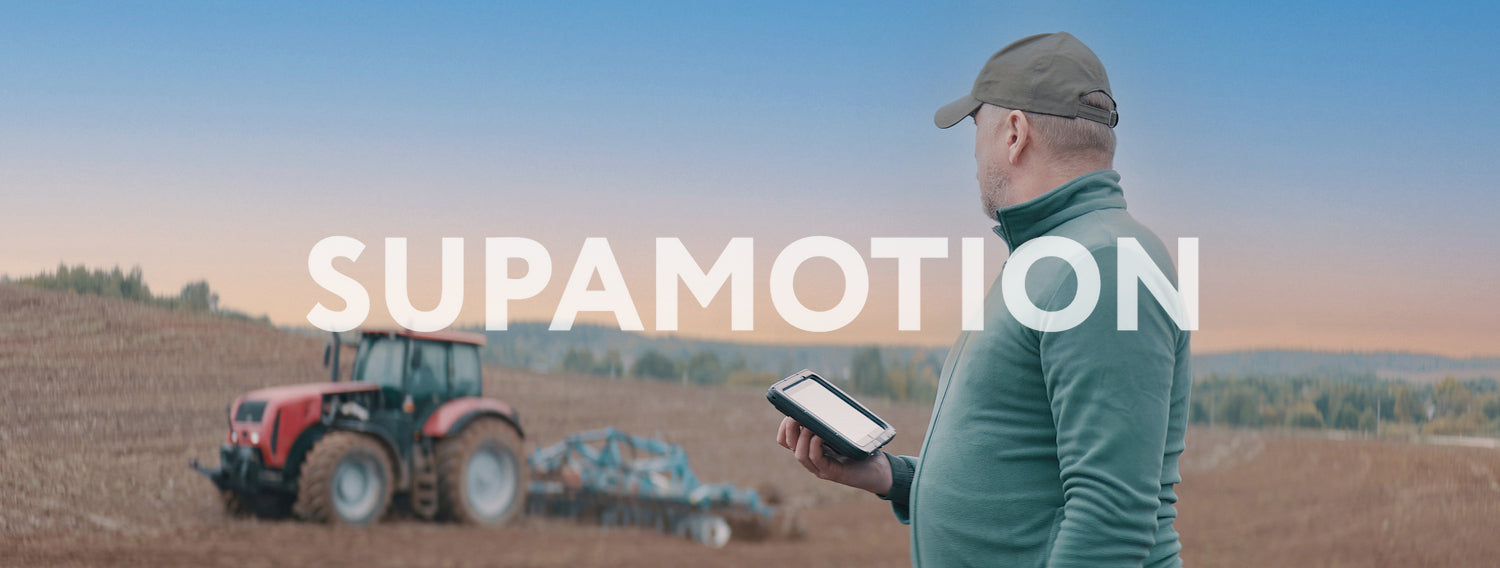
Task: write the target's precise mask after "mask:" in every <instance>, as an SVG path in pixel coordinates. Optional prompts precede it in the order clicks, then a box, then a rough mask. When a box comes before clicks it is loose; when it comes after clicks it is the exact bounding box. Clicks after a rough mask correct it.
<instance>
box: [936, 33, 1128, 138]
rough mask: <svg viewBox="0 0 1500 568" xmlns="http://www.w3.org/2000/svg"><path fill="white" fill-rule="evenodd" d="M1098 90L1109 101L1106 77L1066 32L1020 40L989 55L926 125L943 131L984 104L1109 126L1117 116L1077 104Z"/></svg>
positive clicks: (1091, 54)
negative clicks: (968, 86)
mask: <svg viewBox="0 0 1500 568" xmlns="http://www.w3.org/2000/svg"><path fill="white" fill-rule="evenodd" d="M1093 92H1103V93H1104V94H1105V95H1106V96H1108V97H1109V98H1110V100H1114V95H1111V94H1110V92H1109V76H1108V75H1106V74H1105V73H1104V64H1103V63H1100V62H1099V57H1098V56H1096V55H1094V52H1093V51H1092V50H1090V49H1089V48H1088V46H1086V45H1084V44H1083V42H1081V41H1078V38H1076V37H1073V36H1072V34H1069V33H1067V32H1057V33H1052V34H1039V35H1034V36H1031V37H1028V38H1022V39H1020V40H1017V41H1016V42H1015V43H1012V44H1010V45H1007V46H1005V48H1004V49H1001V50H1000V51H997V52H995V55H993V56H990V60H989V62H987V63H985V64H984V68H983V69H980V70H979V78H978V79H975V80H974V90H973V91H972V92H970V93H969V94H967V95H964V96H963V97H962V98H959V99H958V100H956V101H953V102H951V103H948V104H947V105H946V106H944V107H943V108H940V109H938V111H937V114H936V115H934V116H933V117H932V121H933V122H934V123H936V124H937V127H938V128H948V127H949V126H953V125H955V124H958V123H959V121H961V120H963V119H964V118H967V117H968V116H969V115H971V114H974V111H977V110H979V106H980V105H981V104H984V103H990V104H992V105H996V106H1001V107H1005V108H1008V109H1014V110H1024V111H1030V112H1037V113H1042V114H1050V115H1054V116H1061V117H1065V118H1086V119H1089V120H1092V121H1094V122H1097V123H1100V124H1103V125H1105V126H1108V127H1110V128H1114V126H1115V125H1116V124H1118V123H1119V122H1120V115H1119V113H1117V112H1115V111H1113V110H1104V109H1101V108H1098V107H1095V106H1091V105H1086V104H1083V100H1082V98H1083V96H1084V95H1087V94H1089V93H1093Z"/></svg>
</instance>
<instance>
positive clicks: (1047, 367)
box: [777, 33, 1190, 568]
mask: <svg viewBox="0 0 1500 568" xmlns="http://www.w3.org/2000/svg"><path fill="white" fill-rule="evenodd" d="M970 117H972V118H973V119H974V123H975V125H976V127H977V130H978V131H977V132H976V134H975V140H974V158H975V160H976V161H977V162H978V174H977V177H978V179H979V185H980V190H981V191H980V193H981V200H982V202H983V204H984V208H985V212H986V214H988V215H990V217H991V218H993V219H994V220H995V221H997V222H998V223H999V225H998V226H997V227H995V232H996V233H998V234H999V235H1000V237H1001V238H1003V239H1004V240H1005V242H1006V244H1007V245H1009V247H1010V249H1011V254H1012V256H1011V258H1013V259H1014V258H1017V257H1018V253H1017V249H1020V248H1022V247H1027V246H1033V247H1035V246H1041V245H1039V244H1038V243H1041V244H1052V243H1055V242H1057V241H1058V239H1044V240H1041V241H1038V240H1037V239H1038V238H1039V237H1063V238H1066V239H1069V240H1071V241H1074V242H1077V243H1079V244H1080V245H1082V247H1083V248H1082V249H1078V253H1077V254H1078V255H1079V258H1072V259H1069V258H1066V255H1063V258H1057V257H1048V258H1044V259H1042V260H1039V261H1037V262H1036V263H1035V264H1032V265H1031V266H1030V268H1029V270H1028V271H1026V272H1025V273H1024V274H1025V280H1024V282H1025V289H1024V294H1019V293H1016V294H1014V295H1016V296H1026V297H1013V298H1005V297H1004V296H1005V295H1006V293H1011V292H1013V290H1006V289H1005V287H1004V286H1002V285H1001V282H1003V281H1004V280H1005V279H1004V277H1003V276H1002V278H1001V280H1000V281H998V282H997V283H996V285H995V286H993V287H992V288H991V290H990V292H989V295H988V296H987V297H986V301H985V308H984V321H985V327H984V330H983V331H973V332H965V333H964V334H963V335H961V336H959V338H958V341H957V342H956V343H955V344H954V346H953V349H952V350H951V351H950V352H949V354H948V360H947V362H946V363H945V364H944V365H943V367H944V368H943V371H942V375H941V377H940V379H939V381H940V384H939V386H938V394H937V399H936V401H935V403H934V406H933V411H932V419H931V423H930V424H929V425H928V428H927V439H926V440H924V441H923V443H922V451H921V455H920V456H919V457H911V456H892V455H889V454H886V455H885V456H884V457H883V458H881V457H876V458H872V459H869V460H865V461H862V462H850V463H839V462H836V461H833V460H831V459H829V458H827V457H825V456H824V455H823V452H822V450H821V448H822V446H821V444H822V441H821V440H819V439H818V438H817V437H816V436H814V435H812V433H811V431H809V430H806V429H803V428H801V427H800V425H798V424H797V423H796V422H795V421H792V420H791V419H785V420H783V421H782V423H781V426H780V428H779V429H778V431H777V442H778V443H780V444H781V445H782V446H785V447H787V448H788V449H791V450H792V451H793V453H794V455H795V456H796V459H797V460H798V461H799V462H800V463H801V464H802V466H803V467H805V468H807V469H808V471H811V472H812V473H814V474H816V475H817V476H818V477H820V478H823V479H827V480H831V481H836V482H839V483H843V484H846V485H851V486H854V487H859V488H862V489H865V490H867V491H870V492H871V493H875V494H877V495H879V496H880V497H881V498H883V499H888V500H890V501H891V504H892V506H893V507H894V509H895V512H896V517H897V518H898V519H900V520H901V521H902V522H906V523H910V524H911V536H912V541H911V552H912V563H913V564H915V565H918V566H928V567H949V566H1004V567H1009V566H1016V567H1026V568H1030V567H1033V566H1047V567H1053V568H1062V567H1086V568H1107V567H1113V566H1142V565H1144V566H1150V567H1164V566H1180V565H1181V561H1180V560H1179V559H1178V551H1179V550H1180V549H1181V546H1180V545H1179V544H1178V541H1177V532H1176V531H1175V530H1174V529H1173V527H1172V521H1173V520H1174V519H1175V518H1176V516H1177V513H1176V509H1175V508H1174V507H1173V505H1174V504H1175V503H1176V502H1177V496H1176V494H1175V492H1174V490H1173V488H1174V486H1175V484H1177V483H1178V482H1179V481H1181V478H1180V476H1179V475H1178V468H1177V461H1178V457H1179V456H1180V455H1181V454H1182V451H1183V434H1184V431H1185V429H1186V426H1187V408H1188V388H1189V380H1190V378H1189V377H1190V375H1189V370H1188V332H1187V331H1185V330H1183V329H1182V327H1183V326H1187V323H1186V322H1183V323H1182V326H1179V325H1178V324H1177V323H1176V322H1175V321H1174V320H1173V319H1172V317H1171V316H1170V315H1169V313H1168V312H1167V311H1166V310H1165V309H1164V308H1163V307H1162V306H1161V305H1160V304H1159V303H1158V302H1157V301H1156V300H1155V299H1154V296H1153V295H1152V294H1151V293H1149V292H1145V291H1143V290H1142V289H1140V288H1138V289H1137V290H1136V291H1137V294H1135V296H1136V298H1137V299H1136V300H1135V303H1136V311H1137V317H1138V321H1137V326H1136V327H1137V328H1136V329H1133V330H1125V329H1128V326H1124V325H1118V324H1119V323H1120V322H1117V310H1118V308H1119V304H1118V298H1117V295H1118V292H1117V289H1116V282H1117V276H1118V275H1117V273H1118V267H1119V264H1120V260H1119V258H1120V254H1121V247H1122V245H1120V244H1119V243H1120V240H1121V239H1126V238H1128V239H1134V240H1135V241H1136V242H1139V243H1140V246H1141V247H1142V248H1144V249H1145V251H1146V253H1147V254H1148V255H1149V256H1150V259H1151V261H1153V262H1154V263H1155V264H1156V266H1157V267H1158V269H1159V270H1161V271H1162V273H1164V274H1166V275H1168V278H1169V279H1171V285H1172V286H1173V287H1174V288H1175V286H1176V276H1175V272H1176V271H1175V270H1174V269H1173V268H1172V262H1171V258H1170V256H1169V255H1168V253H1167V249H1166V248H1165V247H1164V246H1163V245H1162V243H1161V241H1160V240H1159V239H1158V238H1156V236H1155V235H1153V234H1152V233H1151V231H1149V230H1148V229H1146V228H1145V227H1144V226H1142V225H1140V224H1139V223H1137V222H1136V221H1135V220H1134V219H1133V218H1131V216H1130V215H1129V214H1127V213H1126V212H1125V200H1124V197H1123V195H1122V192H1121V189H1120V185H1119V179H1120V177H1119V174H1117V173H1115V172H1114V171H1113V170H1111V169H1110V168H1111V167H1112V162H1113V157H1114V144H1115V138H1114V133H1113V130H1112V128H1113V127H1114V125H1115V124H1116V122H1118V115H1117V113H1116V112H1115V105H1114V100H1113V97H1112V96H1111V95H1110V88H1109V79H1108V77H1107V76H1106V75H1105V72H1104V67H1103V65H1102V64H1101V63H1100V62H1099V59H1098V58H1097V57H1096V56H1095V55H1094V53H1093V52H1092V51H1090V50H1089V48H1088V47H1086V46H1084V45H1083V43H1081V42H1079V41H1078V40H1077V39H1076V38H1074V37H1073V36H1071V35H1068V34H1066V33H1056V34H1043V35H1037V36H1032V37H1028V38H1025V39H1022V40H1020V41H1017V42H1015V43H1013V44H1011V45H1009V46H1007V47H1006V48H1004V49H1002V50H1000V51H999V52H998V53H996V54H995V55H994V56H993V57H991V58H990V60H989V62H988V63H986V64H985V66H984V68H983V70H981V71H980V73H979V78H978V79H977V80H976V81H975V82H974V89H973V91H972V93H971V94H970V95H968V96H965V97H963V98H961V99H959V100H958V101H955V102H954V103H952V104H949V105H948V106H945V107H943V108H942V109H940V110H938V112H937V116H936V122H937V126H938V127H939V128H948V127H950V126H953V125H954V124H956V123H958V122H960V121H962V120H963V119H965V118H970ZM1028 243H1030V244H1028ZM1085 249H1086V251H1087V254H1088V255H1089V256H1091V257H1092V260H1093V261H1094V262H1095V263H1097V266H1098V269H1099V271H1098V272H1099V274H1098V276H1099V279H1098V280H1096V282H1099V283H1100V286H1099V294H1098V297H1099V300H1098V303H1097V305H1096V306H1095V307H1094V309H1093V310H1092V312H1089V313H1087V315H1086V316H1080V317H1082V318H1083V319H1081V321H1079V322H1077V323H1075V324H1074V325H1071V326H1065V325H1049V323H1050V324H1055V323H1057V322H1056V321H1050V322H1049V320H1047V318H1049V317H1054V318H1055V317H1058V314H1059V313H1062V312H1063V311H1064V308H1065V307H1067V306H1069V305H1071V304H1072V303H1073V301H1074V296H1077V295H1079V294H1078V293H1077V292H1078V291H1079V290H1078V288H1079V282H1080V280H1079V277H1078V276H1077V274H1075V272H1074V270H1075V269H1074V268H1072V266H1073V264H1070V263H1071V262H1073V261H1087V260H1088V259H1087V258H1082V255H1083V254H1084V252H1083V250H1085ZM1132 250H1133V249H1132ZM1127 252H1129V251H1127ZM1064 260H1068V261H1069V262H1064ZM1078 264H1082V263H1081V262H1080V263H1078ZM1011 269H1014V267H1013V266H1007V267H1005V269H1003V270H1011ZM1002 274H1003V273H1002ZM1127 283H1128V284H1133V285H1135V286H1140V284H1139V282H1127ZM1027 300H1029V305H1032V306H1035V308H1036V309H1037V310H1040V312H1036V311H1032V312H1031V313H1030V314H1025V312H1026V310H1025V309H1024V306H1027V305H1028V302H1027ZM1008 304H1009V305H1008ZM1017 306H1022V307H1023V308H1017ZM1013 311H1020V312H1023V315H1026V318H1025V319H1026V320H1027V322H1028V323H1023V322H1021V321H1018V320H1017V316H1016V315H1015V314H1013ZM1038 314H1040V315H1039V316H1038ZM1037 317H1040V323H1041V325H1038V324H1037V321H1035V320H1036V319H1037ZM1064 327H1065V329H1062V328H1064ZM1053 328H1058V329H1053ZM1122 328H1124V329H1122Z"/></svg>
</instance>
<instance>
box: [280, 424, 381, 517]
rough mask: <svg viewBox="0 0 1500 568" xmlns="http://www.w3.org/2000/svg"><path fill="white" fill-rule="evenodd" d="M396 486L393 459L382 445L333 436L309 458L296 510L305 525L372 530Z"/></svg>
mask: <svg viewBox="0 0 1500 568" xmlns="http://www.w3.org/2000/svg"><path fill="white" fill-rule="evenodd" d="M394 486H395V479H394V476H393V475H392V474H391V462H390V459H389V457H388V456H387V455H386V452H385V449H384V448H382V447H381V446H380V443H379V442H376V441H375V440H374V439H372V438H370V437H369V436H365V435H361V434H356V433H354V432H331V433H329V434H328V435H327V436H324V437H323V439H321V440H318V443H317V444H316V445H314V446H313V448H312V451H310V452H308V453H307V460H306V461H305V462H303V464H302V475H301V477H300V478H298V479H297V501H296V504H295V506H294V507H293V509H294V512H295V513H296V514H297V516H298V517H300V518H302V519H304V520H309V521H314V522H320V523H330V524H339V525H355V526H358V525H367V524H370V523H373V522H375V521H378V520H380V518H381V517H382V516H384V515H385V512H386V509H387V508H388V507H390V504H391V494H392V492H393V490H394Z"/></svg>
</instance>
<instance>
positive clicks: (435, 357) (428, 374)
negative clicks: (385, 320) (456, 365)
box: [409, 341, 448, 405]
mask: <svg viewBox="0 0 1500 568" xmlns="http://www.w3.org/2000/svg"><path fill="white" fill-rule="evenodd" d="M412 347H413V348H415V349H416V351H415V352H414V353H412V359H411V390H410V391H409V392H410V394H411V398H412V400H414V401H416V402H417V404H419V405H421V404H425V403H428V402H432V401H434V400H437V399H441V398H443V395H445V394H447V392H448V344H446V343H437V342H434V341H416V342H413V343H412Z"/></svg>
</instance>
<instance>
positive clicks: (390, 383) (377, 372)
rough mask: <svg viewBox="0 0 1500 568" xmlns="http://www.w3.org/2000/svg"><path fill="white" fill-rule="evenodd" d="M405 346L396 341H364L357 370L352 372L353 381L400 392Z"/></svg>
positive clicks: (403, 342) (403, 343) (404, 343)
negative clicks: (373, 384)
mask: <svg viewBox="0 0 1500 568" xmlns="http://www.w3.org/2000/svg"><path fill="white" fill-rule="evenodd" d="M405 346H406V342H405V341H401V340H396V339H366V340H365V348H364V349H363V353H361V357H360V360H359V368H358V369H355V372H354V376H355V380H359V381H364V382H368V383H375V384H378V385H380V386H381V387H383V388H386V389H394V390H396V391H400V390H401V363H402V359H404V355H405V353H404V351H405V349H403V347H405Z"/></svg>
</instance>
